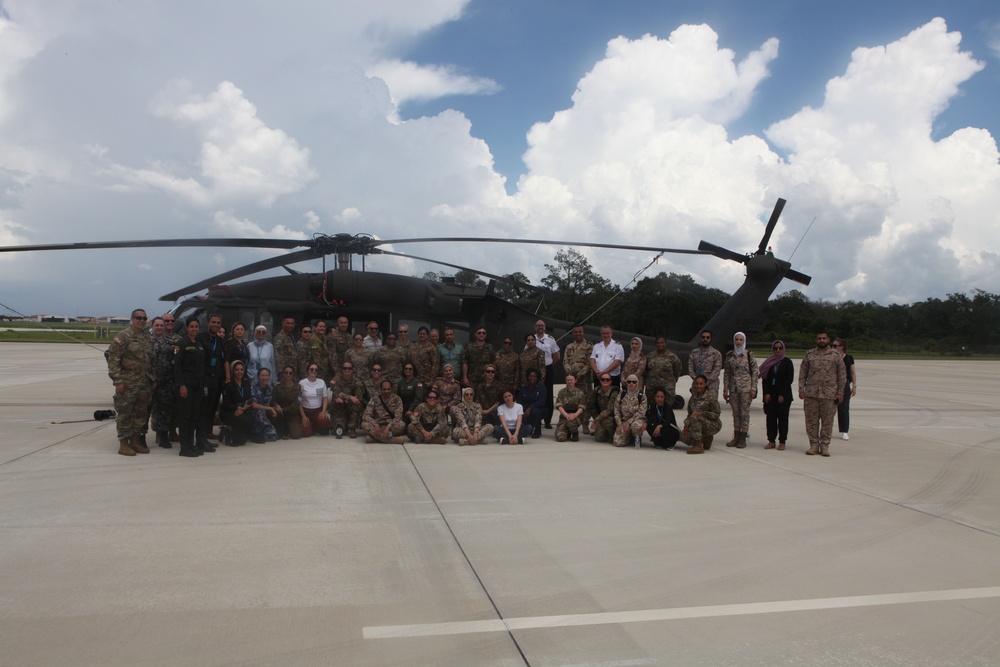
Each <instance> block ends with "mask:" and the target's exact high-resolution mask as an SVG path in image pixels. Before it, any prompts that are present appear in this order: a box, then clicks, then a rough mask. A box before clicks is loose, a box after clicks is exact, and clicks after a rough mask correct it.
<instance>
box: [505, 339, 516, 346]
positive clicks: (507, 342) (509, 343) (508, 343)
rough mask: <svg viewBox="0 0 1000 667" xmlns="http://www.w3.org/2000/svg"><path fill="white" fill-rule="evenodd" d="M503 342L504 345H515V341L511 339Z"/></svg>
mask: <svg viewBox="0 0 1000 667" xmlns="http://www.w3.org/2000/svg"><path fill="white" fill-rule="evenodd" d="M503 344H504V345H513V344H514V343H513V342H511V341H509V340H505V341H504V342H503Z"/></svg>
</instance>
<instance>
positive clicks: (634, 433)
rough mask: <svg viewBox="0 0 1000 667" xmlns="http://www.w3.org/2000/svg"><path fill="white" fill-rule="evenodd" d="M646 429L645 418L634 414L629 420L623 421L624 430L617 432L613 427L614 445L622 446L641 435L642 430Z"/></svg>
mask: <svg viewBox="0 0 1000 667" xmlns="http://www.w3.org/2000/svg"><path fill="white" fill-rule="evenodd" d="M645 430H646V420H645V419H643V418H642V417H639V416H636V418H635V419H633V420H632V421H630V422H625V432H624V433H619V432H618V429H615V437H614V446H615V447H624V446H625V445H628V444H631V443H632V441H633V440H635V439H636V438H639V437H641V436H642V434H643V432H645Z"/></svg>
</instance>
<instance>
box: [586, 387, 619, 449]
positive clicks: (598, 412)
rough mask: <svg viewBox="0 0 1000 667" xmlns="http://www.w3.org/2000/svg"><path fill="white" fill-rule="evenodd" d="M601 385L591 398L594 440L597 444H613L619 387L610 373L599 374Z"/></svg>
mask: <svg viewBox="0 0 1000 667" xmlns="http://www.w3.org/2000/svg"><path fill="white" fill-rule="evenodd" d="M597 382H598V384H599V385H600V386H599V387H598V388H597V389H596V390H595V391H594V393H593V394H591V396H590V400H591V403H590V414H591V415H593V418H594V428H593V429H592V430H593V433H594V439H595V440H596V441H597V442H611V440H612V439H613V438H614V435H615V428H616V427H617V424H615V404H617V403H618V392H619V391H620V390H619V388H618V387H616V386H615V385H614V378H613V377H611V374H610V373H599V374H598V375H597Z"/></svg>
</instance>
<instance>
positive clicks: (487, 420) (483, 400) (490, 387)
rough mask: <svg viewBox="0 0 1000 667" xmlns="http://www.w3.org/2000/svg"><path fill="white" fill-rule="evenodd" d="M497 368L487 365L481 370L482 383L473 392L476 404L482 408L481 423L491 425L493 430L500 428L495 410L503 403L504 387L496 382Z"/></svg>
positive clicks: (493, 365)
mask: <svg viewBox="0 0 1000 667" xmlns="http://www.w3.org/2000/svg"><path fill="white" fill-rule="evenodd" d="M497 375H498V374H497V367H496V365H495V364H488V365H487V366H486V368H485V369H483V382H482V384H480V385H479V387H478V388H477V389H476V392H475V398H476V403H479V406H480V408H482V415H483V423H484V424H492V426H493V430H494V431H496V430H497V429H498V428H499V427H500V422H499V418H498V416H497V408H499V407H500V405H501V404H502V403H503V391H504V387H503V385H501V384H500V382H499V381H498V380H497Z"/></svg>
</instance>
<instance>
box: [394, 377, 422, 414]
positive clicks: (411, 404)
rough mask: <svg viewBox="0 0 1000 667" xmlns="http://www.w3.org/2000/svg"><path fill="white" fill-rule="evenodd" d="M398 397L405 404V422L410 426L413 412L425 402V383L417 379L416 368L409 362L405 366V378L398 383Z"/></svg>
mask: <svg viewBox="0 0 1000 667" xmlns="http://www.w3.org/2000/svg"><path fill="white" fill-rule="evenodd" d="M396 395H397V396H399V399H400V400H401V401H402V402H403V422H404V423H405V424H407V425H409V423H410V418H411V417H412V416H413V411H414V410H415V409H416V407H417V406H418V405H420V404H421V403H423V402H424V383H423V382H421V381H420V380H418V379H417V376H416V367H415V366H414V365H413V364H412V363H411V362H409V361H407V362H406V363H405V364H403V377H401V378H400V379H399V382H397V383H396Z"/></svg>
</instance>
